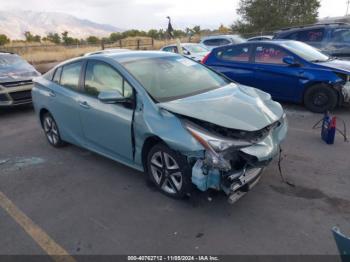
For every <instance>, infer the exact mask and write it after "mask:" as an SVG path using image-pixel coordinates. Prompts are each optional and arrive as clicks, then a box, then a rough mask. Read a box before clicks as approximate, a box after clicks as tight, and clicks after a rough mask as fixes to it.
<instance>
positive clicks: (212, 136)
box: [133, 93, 288, 203]
mask: <svg viewBox="0 0 350 262" xmlns="http://www.w3.org/2000/svg"><path fill="white" fill-rule="evenodd" d="M238 95H239V96H242V95H243V94H241V93H239V94H238ZM231 96H232V93H231ZM223 97H224V98H225V99H226V100H228V101H225V102H226V103H227V104H228V103H229V104H231V105H233V106H232V108H227V104H226V108H225V109H229V111H230V112H231V111H232V112H235V114H228V115H231V116H230V122H229V123H227V124H228V125H226V127H223V125H222V121H219V120H218V119H216V121H210V122H208V121H205V120H203V119H201V120H200V119H198V118H196V117H194V116H193V115H192V113H193V112H194V111H195V110H191V112H189V111H188V114H187V115H185V114H183V112H176V111H177V110H175V108H172V109H173V110H170V108H169V109H168V108H165V107H164V106H163V105H159V104H158V105H157V104H153V103H151V102H150V101H148V100H145V99H142V98H141V97H139V96H138V97H137V101H138V102H137V106H136V108H135V115H134V125H133V128H134V137H135V154H134V162H135V163H136V164H138V165H140V166H143V168H140V170H141V169H143V170H145V171H146V166H145V163H144V159H145V153H146V152H147V145H148V141H155V142H160V141H161V142H163V143H165V144H167V145H168V146H169V147H170V148H171V149H172V150H175V151H177V152H179V153H181V154H182V155H184V156H185V157H186V158H187V161H188V163H189V165H190V167H191V168H192V177H191V179H192V183H193V184H194V185H195V186H196V187H198V188H199V190H201V191H206V190H208V189H209V188H212V189H215V190H223V191H224V192H225V193H226V194H227V195H228V196H229V202H231V203H233V202H235V201H237V200H238V199H239V198H241V197H242V196H243V195H244V194H245V193H246V192H248V191H249V190H250V189H251V188H252V187H253V186H254V185H255V184H256V183H257V182H258V181H259V179H260V176H261V173H262V171H263V169H264V167H266V166H267V165H268V164H269V163H270V161H271V160H272V159H273V158H274V157H275V156H276V155H277V154H278V148H279V144H280V143H281V142H282V140H283V139H284V138H285V136H286V133H287V126H288V124H287V120H286V117H285V114H284V113H283V109H282V107H281V106H280V105H279V104H278V103H275V102H273V101H272V100H270V99H268V100H269V101H263V100H261V99H259V98H258V97H256V98H254V99H249V98H248V103H252V104H253V103H254V102H256V103H258V104H259V108H260V109H261V108H263V109H265V112H267V113H266V115H264V114H263V113H262V111H263V110H260V111H259V110H254V111H253V110H249V109H251V108H246V109H247V110H246V111H245V112H241V111H240V112H238V111H239V110H240V109H239V108H240V107H241V106H242V104H241V103H235V101H232V100H231V99H227V95H226V96H223ZM267 98H268V97H267ZM192 99H193V98H192ZM201 100H202V99H201ZM218 100H220V99H219V97H218V98H217V99H214V101H213V102H215V104H217V105H220V101H218ZM191 102H192V101H191ZM270 105H271V106H270ZM153 106H155V107H156V108H157V110H147V107H153ZM179 106H180V107H181V106H182V105H179ZM235 107H236V108H235ZM213 108H214V107H213V106H207V107H206V108H205V110H211V111H212V110H213ZM253 108H254V107H253ZM188 109H189V108H188ZM200 110H201V111H202V113H203V114H205V112H203V110H204V108H203V107H201V108H200ZM221 113H223V110H222V111H221ZM239 114H243V115H246V116H249V117H246V118H247V119H244V118H242V117H241V116H240V115H239ZM233 115H235V116H240V117H241V118H240V119H239V121H238V122H242V125H241V126H244V127H247V129H248V131H245V130H239V129H236V127H237V126H239V125H238V124H237V122H234V121H233V120H234V116H233ZM260 116H261V118H262V119H261V118H260ZM206 120H207V119H206ZM244 120H246V122H245V123H243V121H244ZM255 120H257V121H255ZM262 120H264V121H265V122H264V124H263V123H262ZM213 122H215V123H213ZM254 123H255V124H256V125H255V127H256V128H255V129H254V128H253V126H254ZM261 127H262V128H261ZM191 131H192V132H191ZM196 131H197V132H200V133H201V134H200V136H201V137H203V136H204V137H205V136H206V137H205V138H206V140H207V141H209V142H210V144H209V147H208V145H205V143H204V141H200V139H199V137H196V136H195V132H196ZM151 144H152V143H151Z"/></svg>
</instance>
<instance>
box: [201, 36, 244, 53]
mask: <svg viewBox="0 0 350 262" xmlns="http://www.w3.org/2000/svg"><path fill="white" fill-rule="evenodd" d="M245 41H246V40H245V39H244V38H242V37H241V36H239V35H215V36H206V37H203V38H202V39H201V41H200V44H201V45H203V46H205V47H206V48H208V49H209V50H212V49H214V48H216V47H219V46H224V45H235V44H241V43H244V42H245Z"/></svg>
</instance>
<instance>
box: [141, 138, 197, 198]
mask: <svg viewBox="0 0 350 262" xmlns="http://www.w3.org/2000/svg"><path fill="white" fill-rule="evenodd" d="M147 172H148V176H149V178H150V180H151V181H152V182H153V183H154V184H155V185H156V187H157V188H158V189H159V190H160V191H161V192H162V193H164V194H166V195H168V196H170V197H174V198H182V197H184V196H186V195H187V194H188V193H190V190H191V185H192V183H191V179H190V177H191V168H190V166H189V165H188V163H187V159H186V158H185V157H184V156H183V155H181V154H179V153H177V152H175V151H173V150H171V149H170V148H169V147H167V146H166V145H164V144H162V143H159V144H157V145H155V146H154V147H153V148H152V149H151V150H150V151H149V153H148V157H147Z"/></svg>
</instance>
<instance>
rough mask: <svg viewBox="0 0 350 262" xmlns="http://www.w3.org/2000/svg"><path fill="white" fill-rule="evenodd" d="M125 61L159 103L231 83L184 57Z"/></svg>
mask: <svg viewBox="0 0 350 262" xmlns="http://www.w3.org/2000/svg"><path fill="white" fill-rule="evenodd" d="M122 64H123V66H124V67H125V68H126V69H127V70H128V71H129V72H130V73H131V74H132V75H133V76H134V77H135V78H136V79H137V80H138V81H139V82H140V83H141V84H142V85H143V87H144V88H145V89H146V90H147V92H148V93H149V94H150V95H151V96H152V97H153V99H155V100H156V101H157V102H166V101H171V100H175V99H180V98H184V97H187V96H191V95H196V94H200V93H204V92H207V91H210V90H213V89H216V88H219V87H222V86H225V85H227V84H228V83H229V81H228V80H226V79H225V78H223V77H222V76H220V75H218V74H217V73H214V72H213V71H211V70H209V69H207V68H206V67H205V66H203V65H201V64H199V63H196V62H194V61H192V60H190V59H188V58H185V57H182V56H162V57H155V58H146V59H141V60H134V61H126V62H124V63H122Z"/></svg>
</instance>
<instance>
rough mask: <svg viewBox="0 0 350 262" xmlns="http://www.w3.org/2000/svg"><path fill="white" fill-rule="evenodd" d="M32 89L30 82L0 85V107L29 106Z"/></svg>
mask: <svg viewBox="0 0 350 262" xmlns="http://www.w3.org/2000/svg"><path fill="white" fill-rule="evenodd" d="M32 88H33V82H32V81H31V80H28V81H16V82H6V83H0V107H8V106H17V105H25V104H30V103H31V102H32V95H31V90H32Z"/></svg>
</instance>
